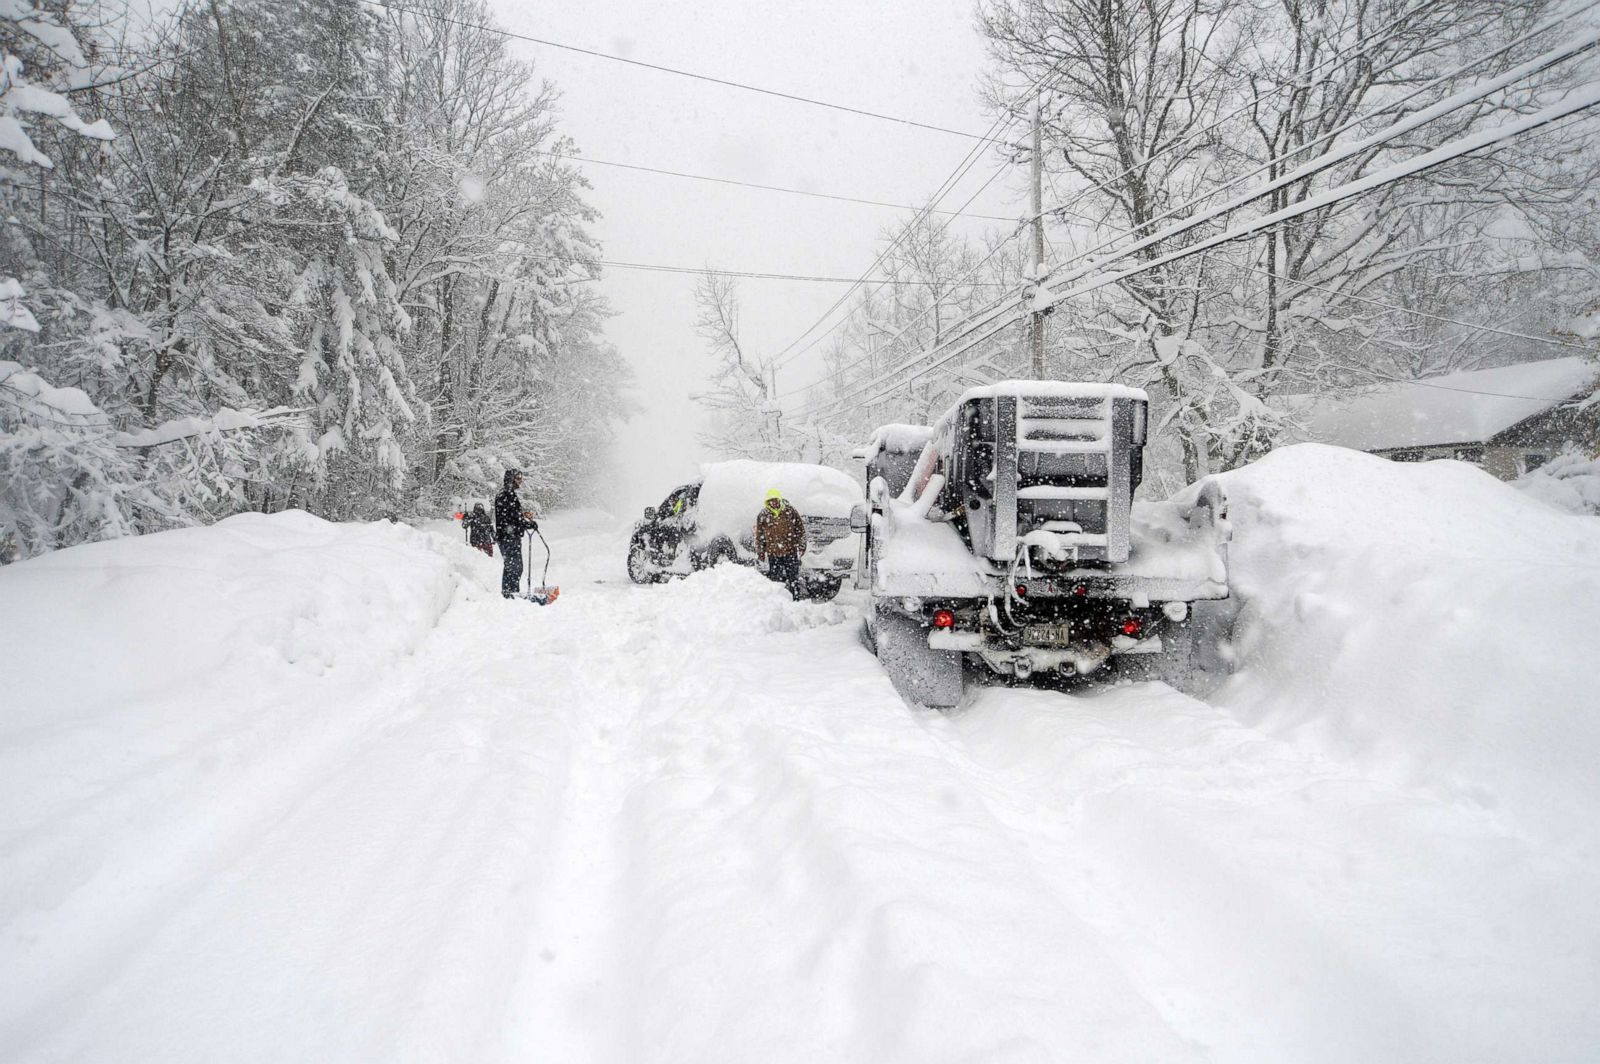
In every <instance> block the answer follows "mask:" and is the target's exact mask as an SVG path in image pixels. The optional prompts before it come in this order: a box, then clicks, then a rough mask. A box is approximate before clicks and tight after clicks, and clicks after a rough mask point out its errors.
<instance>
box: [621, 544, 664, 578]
mask: <svg viewBox="0 0 1600 1064" xmlns="http://www.w3.org/2000/svg"><path fill="white" fill-rule="evenodd" d="M659 578H660V577H659V576H658V575H657V573H656V568H655V566H654V565H652V564H651V562H650V551H649V548H647V547H646V546H645V545H644V540H642V539H635V540H634V541H633V542H632V543H631V544H629V545H628V579H629V580H632V581H633V582H634V583H636V584H653V583H655V582H656V581H657V580H658V579H659Z"/></svg>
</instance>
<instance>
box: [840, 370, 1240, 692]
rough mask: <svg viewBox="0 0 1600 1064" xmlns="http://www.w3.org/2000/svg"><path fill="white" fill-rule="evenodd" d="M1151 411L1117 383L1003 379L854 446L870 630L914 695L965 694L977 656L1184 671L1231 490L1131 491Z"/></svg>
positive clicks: (1219, 575)
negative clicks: (861, 483) (859, 471)
mask: <svg viewBox="0 0 1600 1064" xmlns="http://www.w3.org/2000/svg"><path fill="white" fill-rule="evenodd" d="M1147 411H1148V400H1147V398H1146V396H1145V393H1144V392H1142V391H1139V390H1137V389H1134V388H1126V387H1122V386H1120V385H1111V384H1074V383H1066V382H1058V381H1004V382H1000V383H998V384H994V385H990V386H987V387H983V388H974V389H972V390H970V391H968V392H966V393H965V394H963V395H962V396H961V398H960V399H959V400H957V402H956V404H955V405H954V406H953V407H951V408H950V410H949V411H948V412H946V413H945V415H944V417H943V418H941V419H940V420H939V422H938V423H937V424H936V425H935V426H934V427H933V428H931V429H919V428H917V427H916V426H904V425H897V426H886V427H885V428H883V429H880V430H879V431H878V433H876V434H875V435H874V437H873V441H872V442H871V443H870V444H868V446H867V447H866V448H865V449H864V450H862V451H858V452H857V456H858V457H861V458H864V459H865V460H866V463H867V485H868V486H867V498H868V501H867V503H866V504H865V505H864V506H862V507H861V508H859V509H858V510H856V511H855V512H854V513H853V515H852V524H853V527H855V528H856V529H857V530H858V531H861V532H863V533H865V535H864V538H863V544H862V551H863V562H862V564H861V565H860V567H859V576H858V581H859V583H860V584H861V585H862V586H865V587H866V588H867V589H868V590H869V592H870V594H871V598H870V601H869V606H868V613H867V618H866V632H867V636H868V641H869V643H870V644H871V646H872V648H873V650H874V651H875V652H876V653H877V655H878V658H879V660H880V661H882V662H883V664H884V667H885V668H886V669H887V670H888V671H889V674H890V677H891V678H892V679H893V680H894V682H895V685H896V686H897V687H898V688H899V689H900V691H901V693H902V694H903V695H905V696H906V697H907V698H909V699H910V700H912V701H914V702H919V703H922V704H923V705H928V706H952V705H955V704H956V703H957V702H958V701H959V700H960V698H961V693H962V686H963V676H964V672H963V667H964V663H965V662H966V661H968V660H973V661H979V662H982V663H983V664H984V665H986V666H988V668H990V669H991V670H993V671H994V672H997V673H1002V674H1005V675H1009V676H1014V677H1016V678H1018V679H1026V678H1028V677H1029V676H1032V675H1034V674H1043V673H1046V672H1052V671H1053V672H1055V673H1057V674H1058V675H1064V676H1073V675H1085V674H1089V673H1093V672H1096V671H1097V670H1099V669H1101V668H1103V667H1107V666H1111V667H1115V668H1120V669H1121V670H1122V671H1123V672H1125V673H1127V674H1132V675H1138V676H1141V677H1150V678H1161V679H1167V680H1169V681H1173V682H1176V683H1181V682H1183V681H1184V680H1185V679H1186V678H1187V676H1188V673H1189V670H1190V668H1191V656H1192V654H1193V646H1194V634H1193V629H1192V625H1191V623H1190V620H1191V610H1190V607H1191V605H1192V604H1193V603H1195V602H1197V601H1200V600H1205V599H1223V598H1226V597H1227V595H1228V573H1227V542H1228V538H1229V527H1228V518H1227V499H1226V496H1225V495H1224V494H1223V491H1222V489H1221V486H1220V485H1219V484H1218V483H1217V482H1215V481H1212V480H1204V481H1201V482H1200V483H1199V484H1196V485H1194V486H1192V487H1191V488H1189V489H1187V490H1186V491H1184V492H1182V493H1181V494H1180V495H1179V496H1177V497H1176V498H1175V499H1174V500H1172V501H1169V502H1163V503H1135V502H1134V501H1133V493H1134V490H1135V489H1136V488H1137V487H1138V486H1139V482H1140V480H1141V479H1142V476H1143V454H1144V442H1145V434H1146V423H1147ZM914 447H915V448H916V449H917V450H916V453H917V457H916V459H915V460H914V461H908V460H907V458H906V456H907V454H908V453H909V452H910V451H911V449H912V448H914Z"/></svg>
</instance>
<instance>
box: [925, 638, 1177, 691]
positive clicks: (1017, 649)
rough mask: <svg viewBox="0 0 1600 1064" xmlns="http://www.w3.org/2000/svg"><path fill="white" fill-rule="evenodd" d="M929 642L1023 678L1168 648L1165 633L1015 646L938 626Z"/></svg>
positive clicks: (1083, 671) (1078, 670)
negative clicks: (980, 659)
mask: <svg viewBox="0 0 1600 1064" xmlns="http://www.w3.org/2000/svg"><path fill="white" fill-rule="evenodd" d="M928 646H930V647H932V648H933V649H934V650H958V651H961V652H962V653H965V654H974V655H976V656H978V657H979V658H982V659H983V662H984V664H985V665H988V666H989V668H990V669H992V670H993V671H995V672H998V673H1001V674H1003V675H1007V676H1016V677H1019V678H1022V679H1026V678H1027V677H1029V676H1031V675H1033V674H1034V673H1036V672H1052V671H1053V672H1060V673H1062V674H1064V675H1067V676H1084V675H1087V674H1089V673H1091V672H1094V671H1096V670H1097V669H1099V668H1100V667H1101V666H1102V665H1104V664H1105V663H1106V661H1107V659H1109V658H1110V657H1111V656H1112V655H1113V654H1159V653H1161V652H1162V650H1164V649H1165V648H1164V647H1163V646H1162V643H1161V637H1160V636H1159V635H1152V636H1149V637H1147V638H1144V639H1129V638H1127V637H1122V636H1119V637H1116V638H1114V639H1112V640H1111V642H1110V643H1104V642H1101V641H1099V640H1085V641H1082V642H1075V643H1068V644H1067V645H1065V646H1027V645H1023V646H1011V645H1009V644H1007V643H1005V642H1002V641H1001V640H999V639H996V638H994V637H992V636H989V635H987V634H985V633H983V632H956V631H950V630H948V629H942V628H934V629H930V630H929V632H928Z"/></svg>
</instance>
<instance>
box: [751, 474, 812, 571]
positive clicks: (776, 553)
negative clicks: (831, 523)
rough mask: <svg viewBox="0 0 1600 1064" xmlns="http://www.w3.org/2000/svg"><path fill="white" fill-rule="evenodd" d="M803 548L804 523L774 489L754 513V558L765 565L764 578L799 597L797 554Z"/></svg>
mask: <svg viewBox="0 0 1600 1064" xmlns="http://www.w3.org/2000/svg"><path fill="white" fill-rule="evenodd" d="M805 549H806V522H805V518H803V517H801V516H800V511H799V510H796V509H795V508H794V507H793V506H790V505H789V503H788V502H787V501H786V500H785V499H784V497H783V495H782V493H780V492H779V491H778V489H777V488H773V489H772V490H771V491H769V492H767V504H766V505H765V506H763V507H762V508H761V512H760V513H759V514H757V515H756V561H758V562H762V563H765V564H766V567H767V579H769V580H773V581H776V582H777V583H780V584H782V585H783V586H784V587H786V588H788V589H789V594H790V595H793V596H794V597H795V598H799V597H800V590H801V584H800V555H802V554H804V553H805Z"/></svg>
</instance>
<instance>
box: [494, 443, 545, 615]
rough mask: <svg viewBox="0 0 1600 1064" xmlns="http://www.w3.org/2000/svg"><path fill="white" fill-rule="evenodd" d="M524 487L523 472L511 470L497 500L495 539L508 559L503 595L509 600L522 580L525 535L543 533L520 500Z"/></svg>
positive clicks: (501, 585)
mask: <svg viewBox="0 0 1600 1064" xmlns="http://www.w3.org/2000/svg"><path fill="white" fill-rule="evenodd" d="M520 487H522V470H520V469H508V470H506V476H505V480H504V482H503V483H502V486H501V488H500V494H498V495H496V496H495V497H494V538H495V541H496V542H498V543H499V544H500V557H502V558H504V559H505V568H504V569H503V570H501V573H500V594H501V595H503V596H505V597H506V598H510V597H511V596H513V595H515V594H516V593H517V584H518V583H520V582H521V580H522V536H523V533H525V532H537V531H538V530H539V522H537V521H535V520H534V519H533V514H532V513H531V512H529V511H527V510H524V509H523V508H522V500H521V499H519V498H517V489H518V488H520Z"/></svg>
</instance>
